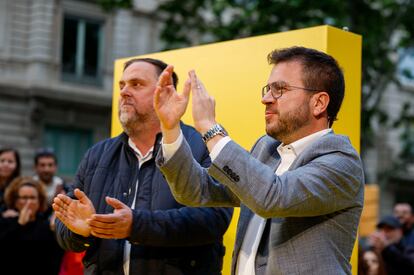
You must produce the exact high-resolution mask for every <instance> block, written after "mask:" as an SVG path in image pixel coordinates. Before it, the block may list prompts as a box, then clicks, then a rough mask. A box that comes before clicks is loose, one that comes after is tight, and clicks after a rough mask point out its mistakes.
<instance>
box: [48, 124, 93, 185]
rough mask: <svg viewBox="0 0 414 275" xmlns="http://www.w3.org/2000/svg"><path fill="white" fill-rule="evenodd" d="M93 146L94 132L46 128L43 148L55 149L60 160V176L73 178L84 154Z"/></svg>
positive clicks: (56, 127)
mask: <svg viewBox="0 0 414 275" xmlns="http://www.w3.org/2000/svg"><path fill="white" fill-rule="evenodd" d="M92 144H93V132H92V130H85V129H78V128H65V127H59V126H46V127H45V135H44V140H43V146H44V147H47V148H53V150H54V151H55V153H56V156H57V159H58V167H59V171H58V174H59V175H62V176H65V177H73V176H74V175H75V173H76V170H77V168H78V166H79V163H80V161H81V160H82V158H83V156H84V154H85V153H86V151H87V150H88V148H89V147H91V146H92Z"/></svg>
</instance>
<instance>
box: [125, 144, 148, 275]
mask: <svg viewBox="0 0 414 275" xmlns="http://www.w3.org/2000/svg"><path fill="white" fill-rule="evenodd" d="M128 145H129V147H131V148H132V149H133V150H134V153H135V156H136V157H137V159H138V164H139V168H141V166H142V164H144V163H145V162H146V161H148V160H150V159H152V152H153V151H154V147H151V149H150V150H149V151H148V152H147V154H146V155H145V156H143V155H142V153H141V151H140V150H139V149H138V148H137V147H136V146H135V144H134V143H133V142H132V140H131V139H128ZM138 183H139V182H138V179H137V182H136V184H135V192H134V194H135V196H134V200H133V201H132V205H131V209H134V208H135V201H136V198H137V191H138ZM131 191H132V190H131V189H129V190H128V193H129V194H128V195H130V194H131ZM130 254H131V243H130V242H129V241H125V246H124V274H125V275H129V260H130Z"/></svg>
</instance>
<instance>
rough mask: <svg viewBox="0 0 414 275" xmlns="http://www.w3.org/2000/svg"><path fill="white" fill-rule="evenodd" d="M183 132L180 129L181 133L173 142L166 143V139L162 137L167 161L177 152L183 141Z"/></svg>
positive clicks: (163, 151) (163, 150) (163, 152)
mask: <svg viewBox="0 0 414 275" xmlns="http://www.w3.org/2000/svg"><path fill="white" fill-rule="evenodd" d="M183 138H184V136H183V132H182V131H181V130H180V135H179V136H178V138H177V139H176V141H174V142H173V143H168V144H167V143H164V139H161V147H162V154H163V156H164V161H165V162H167V161H168V160H169V159H170V158H172V156H174V154H175V152H177V150H178V148H179V147H180V146H181V143H183Z"/></svg>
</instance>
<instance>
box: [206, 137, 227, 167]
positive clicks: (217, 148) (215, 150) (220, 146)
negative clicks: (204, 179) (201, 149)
mask: <svg viewBox="0 0 414 275" xmlns="http://www.w3.org/2000/svg"><path fill="white" fill-rule="evenodd" d="M229 141H231V138H230V137H229V136H225V137H224V138H222V139H220V140H219V141H218V142H217V143H216V145H214V147H213V150H211V152H210V159H211V162H213V161H214V160H215V159H216V157H217V156H218V154H220V152H221V150H222V149H223V148H224V146H225V145H226V144H227V143H228V142H229Z"/></svg>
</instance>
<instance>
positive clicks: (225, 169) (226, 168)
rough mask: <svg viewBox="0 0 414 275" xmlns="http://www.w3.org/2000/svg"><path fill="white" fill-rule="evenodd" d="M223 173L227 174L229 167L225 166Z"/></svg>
mask: <svg viewBox="0 0 414 275" xmlns="http://www.w3.org/2000/svg"><path fill="white" fill-rule="evenodd" d="M223 171H224V172H226V173H227V172H228V171H229V167H228V166H227V165H225V166H224V167H223Z"/></svg>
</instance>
